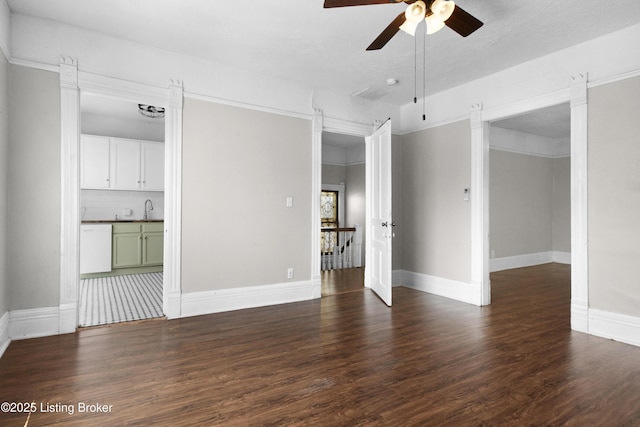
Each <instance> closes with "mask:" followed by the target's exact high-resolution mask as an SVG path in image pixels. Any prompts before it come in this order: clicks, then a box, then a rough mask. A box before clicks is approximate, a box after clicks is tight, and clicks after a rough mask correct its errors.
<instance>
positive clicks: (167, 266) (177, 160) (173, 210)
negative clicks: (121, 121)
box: [162, 80, 184, 319]
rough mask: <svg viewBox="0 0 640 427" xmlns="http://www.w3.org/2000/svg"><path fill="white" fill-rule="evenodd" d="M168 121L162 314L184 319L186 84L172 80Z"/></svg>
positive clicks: (167, 110)
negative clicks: (183, 132) (183, 125)
mask: <svg viewBox="0 0 640 427" xmlns="http://www.w3.org/2000/svg"><path fill="white" fill-rule="evenodd" d="M168 97H169V99H168V101H169V104H168V106H167V108H166V118H165V122H164V125H165V131H164V133H165V135H164V139H165V155H164V158H165V159H164V161H165V165H164V189H165V190H164V227H165V229H164V239H165V240H164V259H163V264H164V274H163V286H162V311H163V312H164V314H165V316H167V319H175V318H178V317H180V309H181V306H182V303H181V298H182V293H181V289H182V107H183V99H184V89H183V87H182V82H181V81H178V80H172V81H170V82H169V90H168Z"/></svg>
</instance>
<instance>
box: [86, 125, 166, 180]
mask: <svg viewBox="0 0 640 427" xmlns="http://www.w3.org/2000/svg"><path fill="white" fill-rule="evenodd" d="M80 141H81V148H80V149H81V156H82V161H81V164H80V169H81V187H82V188H83V189H110V190H144V191H163V190H164V144H163V143H160V142H150V141H139V140H135V139H123V138H110V137H104V136H93V135H82V136H81V139H80Z"/></svg>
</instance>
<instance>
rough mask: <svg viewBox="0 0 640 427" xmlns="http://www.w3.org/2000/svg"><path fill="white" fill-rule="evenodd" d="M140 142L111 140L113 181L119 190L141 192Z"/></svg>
mask: <svg viewBox="0 0 640 427" xmlns="http://www.w3.org/2000/svg"><path fill="white" fill-rule="evenodd" d="M140 158H141V157H140V141H135V140H131V139H119V138H111V181H112V184H113V188H116V189H118V190H139V189H140V184H141V179H140V170H141V166H140Z"/></svg>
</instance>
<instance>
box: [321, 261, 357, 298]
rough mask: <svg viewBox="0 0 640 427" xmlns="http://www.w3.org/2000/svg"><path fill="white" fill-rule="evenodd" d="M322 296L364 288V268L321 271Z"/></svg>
mask: <svg viewBox="0 0 640 427" xmlns="http://www.w3.org/2000/svg"><path fill="white" fill-rule="evenodd" d="M320 279H321V282H322V296H327V295H337V294H344V293H346V292H355V291H363V290H364V268H360V267H359V268H344V269H340V270H324V271H322V272H321V273H320Z"/></svg>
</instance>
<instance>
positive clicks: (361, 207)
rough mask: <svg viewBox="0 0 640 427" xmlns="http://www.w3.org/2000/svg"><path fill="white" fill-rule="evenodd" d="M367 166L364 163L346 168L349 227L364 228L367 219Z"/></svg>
mask: <svg viewBox="0 0 640 427" xmlns="http://www.w3.org/2000/svg"><path fill="white" fill-rule="evenodd" d="M365 166H366V165H365V164H364V163H359V164H356V165H348V166H345V174H346V179H345V181H344V183H345V189H344V192H345V198H344V199H345V200H344V203H345V204H346V205H347V206H346V211H345V222H346V226H347V227H353V226H354V225H355V224H360V225H362V226H364V221H365V217H366V212H365V211H366V199H365V178H366V176H365ZM363 232H364V228H363Z"/></svg>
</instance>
